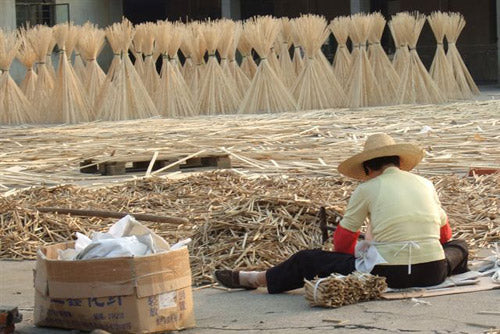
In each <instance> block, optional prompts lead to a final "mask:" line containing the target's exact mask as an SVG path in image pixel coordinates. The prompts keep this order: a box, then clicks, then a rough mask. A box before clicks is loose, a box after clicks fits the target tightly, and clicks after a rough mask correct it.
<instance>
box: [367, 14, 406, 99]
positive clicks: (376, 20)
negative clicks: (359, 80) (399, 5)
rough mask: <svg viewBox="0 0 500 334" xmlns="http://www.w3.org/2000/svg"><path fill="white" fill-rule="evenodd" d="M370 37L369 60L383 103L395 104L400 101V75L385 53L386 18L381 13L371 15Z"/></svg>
mask: <svg viewBox="0 0 500 334" xmlns="http://www.w3.org/2000/svg"><path fill="white" fill-rule="evenodd" d="M369 17H370V21H371V23H370V29H369V31H370V33H369V35H368V42H369V46H368V59H369V60H370V64H371V66H372V68H373V73H374V74H375V77H376V78H377V81H378V84H379V86H380V88H381V91H382V96H383V101H382V102H383V103H384V104H394V103H396V102H397V100H398V96H397V92H398V86H399V82H400V79H399V75H398V74H397V72H396V70H395V69H394V66H393V65H392V63H391V61H390V60H389V57H387V54H386V53H385V51H384V49H383V48H382V45H380V40H381V38H382V34H383V33H384V28H385V18H384V17H383V16H382V14H380V13H373V14H370V16H369Z"/></svg>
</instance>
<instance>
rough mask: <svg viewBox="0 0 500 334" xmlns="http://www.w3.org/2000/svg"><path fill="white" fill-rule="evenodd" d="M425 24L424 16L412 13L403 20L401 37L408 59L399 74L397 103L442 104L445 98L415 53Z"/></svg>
mask: <svg viewBox="0 0 500 334" xmlns="http://www.w3.org/2000/svg"><path fill="white" fill-rule="evenodd" d="M424 23H425V15H423V14H420V13H418V12H414V13H412V14H411V15H408V16H405V17H404V18H403V26H404V28H405V29H404V30H403V32H404V33H405V34H406V36H403V39H404V40H407V41H408V45H409V47H410V59H409V61H408V62H407V63H406V64H405V67H404V69H403V73H402V74H401V84H400V86H399V89H398V102H399V103H443V102H445V98H444V97H443V95H442V94H441V92H440V91H439V88H438V86H437V85H436V83H435V82H434V80H432V77H431V76H430V74H429V72H427V69H426V68H425V66H424V64H422V61H421V60H420V57H419V56H418V53H417V49H416V47H417V41H418V38H419V36H420V32H421V31H422V27H423V26H424Z"/></svg>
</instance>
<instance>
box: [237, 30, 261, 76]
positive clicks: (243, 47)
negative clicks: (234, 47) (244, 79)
mask: <svg viewBox="0 0 500 334" xmlns="http://www.w3.org/2000/svg"><path fill="white" fill-rule="evenodd" d="M247 36H248V32H247V30H243V31H242V33H241V36H240V40H239V41H238V50H239V51H240V53H241V57H242V59H241V65H240V67H241V69H242V70H243V72H244V73H245V74H246V75H247V76H248V78H249V79H250V80H252V79H253V77H254V76H255V73H256V72H257V64H256V63H255V61H254V60H253V56H252V45H251V44H250V42H249V41H248V37H247Z"/></svg>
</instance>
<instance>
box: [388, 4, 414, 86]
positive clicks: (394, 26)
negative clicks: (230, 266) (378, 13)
mask: <svg viewBox="0 0 500 334" xmlns="http://www.w3.org/2000/svg"><path fill="white" fill-rule="evenodd" d="M409 15H410V13H408V12H401V13H397V14H396V15H394V16H392V19H391V21H390V22H389V23H388V25H389V30H390V31H391V35H392V38H393V39H394V45H395V46H396V51H395V53H394V57H393V59H392V65H393V66H394V70H396V73H397V74H398V75H399V77H400V78H401V75H402V74H403V70H404V67H405V64H407V63H408V62H409V61H410V50H409V49H408V41H407V36H408V33H406V32H405V30H406V29H407V28H406V26H405V24H404V22H405V21H406V20H408V16H409Z"/></svg>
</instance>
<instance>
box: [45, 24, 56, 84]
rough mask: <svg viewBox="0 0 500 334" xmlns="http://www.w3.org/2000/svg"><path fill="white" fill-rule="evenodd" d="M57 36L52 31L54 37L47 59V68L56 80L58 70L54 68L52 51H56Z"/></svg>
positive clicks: (48, 49)
mask: <svg viewBox="0 0 500 334" xmlns="http://www.w3.org/2000/svg"><path fill="white" fill-rule="evenodd" d="M51 29H52V28H51ZM56 44H57V43H56V37H55V36H54V34H53V33H52V38H51V40H50V44H49V47H48V48H47V55H46V58H45V59H46V60H45V63H46V65H47V70H48V71H49V73H50V75H51V76H52V79H53V80H54V82H55V80H56V70H55V68H54V63H53V62H52V52H53V51H54V48H55V47H56Z"/></svg>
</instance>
